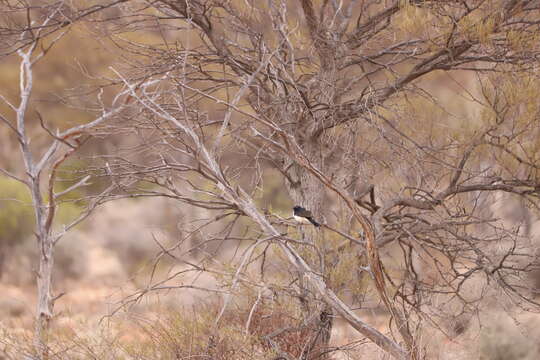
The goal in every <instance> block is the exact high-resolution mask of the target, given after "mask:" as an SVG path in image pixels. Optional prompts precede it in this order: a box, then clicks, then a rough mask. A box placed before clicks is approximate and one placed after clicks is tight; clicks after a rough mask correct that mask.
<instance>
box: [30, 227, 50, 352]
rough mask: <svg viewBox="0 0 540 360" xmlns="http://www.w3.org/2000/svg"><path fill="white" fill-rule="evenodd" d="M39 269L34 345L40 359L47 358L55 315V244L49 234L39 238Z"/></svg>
mask: <svg viewBox="0 0 540 360" xmlns="http://www.w3.org/2000/svg"><path fill="white" fill-rule="evenodd" d="M38 241H39V248H40V252H39V270H38V275H37V288H38V302H37V308H36V327H35V332H34V346H35V349H36V352H37V355H38V358H39V359H40V360H47V359H48V358H49V356H48V353H49V351H48V336H49V328H50V322H51V319H52V315H53V306H54V299H53V297H52V271H53V265H54V258H53V244H52V239H51V237H49V236H45V237H40V238H39V240H38Z"/></svg>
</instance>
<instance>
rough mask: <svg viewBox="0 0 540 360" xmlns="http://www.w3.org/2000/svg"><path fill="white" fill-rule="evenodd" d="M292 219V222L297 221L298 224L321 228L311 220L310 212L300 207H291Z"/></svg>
mask: <svg viewBox="0 0 540 360" xmlns="http://www.w3.org/2000/svg"><path fill="white" fill-rule="evenodd" d="M293 218H294V220H296V221H298V222H299V223H304V224H309V223H311V224H313V225H315V226H316V227H319V226H321V224H319V223H318V222H316V221H315V219H313V215H311V211H309V210H306V209H304V208H303V207H301V206H298V205H297V206H295V207H293Z"/></svg>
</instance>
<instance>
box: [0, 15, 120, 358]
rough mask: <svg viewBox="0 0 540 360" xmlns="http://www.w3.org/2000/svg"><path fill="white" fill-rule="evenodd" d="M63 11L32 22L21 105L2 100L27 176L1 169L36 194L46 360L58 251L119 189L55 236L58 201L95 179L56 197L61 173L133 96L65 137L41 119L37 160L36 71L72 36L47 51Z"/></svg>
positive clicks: (40, 328)
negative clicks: (33, 121) (31, 122)
mask: <svg viewBox="0 0 540 360" xmlns="http://www.w3.org/2000/svg"><path fill="white" fill-rule="evenodd" d="M60 9H61V8H60V7H55V8H54V10H53V11H52V12H51V13H50V14H49V15H48V17H47V18H46V19H45V20H44V21H43V22H41V23H40V24H35V23H34V22H33V21H31V19H30V16H29V21H31V22H30V23H29V24H28V29H30V28H32V26H35V27H36V29H37V30H35V32H34V33H33V35H34V36H33V39H34V40H33V42H32V43H30V44H29V45H28V46H26V47H23V48H21V49H20V50H18V51H17V54H18V55H19V57H20V58H21V63H20V79H19V88H20V95H19V103H18V105H15V104H12V103H11V102H9V101H8V100H7V99H6V98H5V97H3V96H0V99H1V100H2V101H3V102H5V103H6V104H7V106H8V107H9V108H10V109H11V110H12V111H13V113H14V115H15V117H16V124H13V123H12V122H11V121H9V117H8V116H4V115H3V114H0V120H1V121H2V123H3V124H5V125H6V126H7V127H8V128H9V131H11V134H13V135H14V136H15V137H16V138H17V141H18V142H19V148H20V154H21V156H22V158H23V163H24V170H25V176H23V177H19V176H17V175H16V174H13V173H11V172H9V171H7V170H5V169H3V168H0V173H1V174H3V175H6V176H8V177H10V178H12V179H14V180H17V181H19V182H20V183H22V184H24V185H25V186H27V188H28V189H29V191H30V195H31V198H32V207H33V209H34V216H35V227H34V233H35V235H36V239H37V248H38V257H39V266H38V267H37V269H36V270H37V276H36V277H37V279H36V283H37V305H36V314H35V329H34V341H33V343H34V350H35V353H36V354H37V358H38V359H40V360H44V359H48V358H49V349H48V337H49V331H50V327H51V320H52V318H53V308H54V302H55V300H56V299H58V297H59V296H58V295H56V296H55V295H54V293H53V277H52V276H53V266H54V245H55V244H56V242H57V241H58V240H59V239H60V238H61V237H62V236H63V235H64V234H65V233H66V232H67V231H68V230H69V229H71V228H73V227H74V226H76V225H77V224H79V223H80V222H82V221H83V220H84V219H86V218H87V217H88V216H89V215H90V213H91V212H92V211H93V210H94V209H95V208H96V207H97V206H98V205H99V204H100V203H101V202H102V201H104V199H105V197H106V196H108V195H109V194H110V193H111V192H112V191H113V190H114V189H115V188H116V185H115V184H113V185H111V186H109V187H108V188H107V189H105V190H104V191H103V192H102V193H100V194H99V195H97V196H95V197H93V198H92V200H91V201H90V202H89V203H88V205H87V207H86V208H85V209H84V210H83V211H82V212H81V214H80V215H79V216H78V217H76V218H75V219H74V220H73V221H72V222H70V223H68V224H64V227H63V230H62V231H60V232H58V233H53V232H52V226H53V222H54V218H55V215H56V210H57V207H58V199H59V198H60V197H61V196H63V195H65V194H67V193H70V192H72V191H74V190H76V189H79V188H81V187H83V186H86V185H89V183H88V182H87V180H88V179H89V178H90V176H86V177H84V178H83V179H81V180H79V181H78V182H77V183H76V184H74V185H72V186H70V187H69V188H67V189H65V190H64V191H62V192H60V193H55V192H54V185H55V181H56V173H57V170H58V168H59V166H60V165H61V164H62V163H63V162H64V161H65V160H66V159H68V158H69V157H70V156H71V155H73V154H74V153H75V152H76V151H77V150H78V149H79V148H80V146H81V145H82V144H83V143H84V141H85V140H84V139H88V138H89V137H90V134H88V131H89V130H90V129H92V128H94V127H96V126H98V125H100V124H101V123H103V122H104V121H106V120H107V119H110V118H111V117H112V116H114V115H116V114H117V113H119V112H120V111H122V110H123V109H124V108H126V107H127V106H128V104H127V100H126V98H125V97H124V95H125V93H126V92H127V90H124V91H120V92H118V93H117V95H116V96H115V97H114V98H113V99H112V102H111V105H110V109H106V107H105V105H104V104H103V103H101V105H102V113H101V114H100V115H99V116H98V117H96V118H95V119H94V120H93V121H91V122H88V123H85V124H82V125H78V126H75V127H72V128H69V129H67V130H65V131H60V130H58V129H57V130H55V131H51V130H49V129H47V128H46V126H45V124H44V121H43V119H42V118H41V115H39V113H38V116H39V119H40V121H41V125H42V127H43V129H44V130H46V132H47V134H48V135H49V136H50V138H51V141H50V143H49V145H48V146H47V147H46V148H45V149H44V150H43V151H42V152H40V153H39V154H35V155H34V154H33V150H34V151H35V152H36V153H37V150H36V149H32V148H31V146H30V142H31V139H30V136H29V134H28V133H27V121H28V118H27V113H28V111H29V104H30V98H31V94H32V91H33V81H34V78H33V67H34V66H35V65H36V63H37V62H38V61H39V60H40V59H42V58H43V57H44V56H45V55H46V53H47V52H48V51H49V50H50V49H51V48H52V47H53V46H54V44H56V42H58V41H59V40H60V39H61V38H62V37H63V36H64V35H65V34H66V32H67V30H66V31H63V32H62V31H60V32H59V34H57V35H56V37H54V38H52V39H49V42H48V43H47V46H46V47H44V46H43V44H41V43H40V41H41V40H40V39H41V34H42V31H43V29H46V28H47V24H48V23H49V22H50V21H51V19H53V18H54V16H56V15H57V14H58V13H59V11H60ZM27 31H30V30H25V31H24V32H23V33H22V35H21V39H23V38H24V36H23V35H25V33H26V32H27ZM38 45H41V48H39V47H38ZM38 49H39V50H38ZM100 100H101V99H100ZM53 133H55V134H53ZM44 174H47V175H48V176H46V177H45V175H44ZM44 177H45V179H44ZM45 193H46V194H47V195H46V196H45V195H44V194H45Z"/></svg>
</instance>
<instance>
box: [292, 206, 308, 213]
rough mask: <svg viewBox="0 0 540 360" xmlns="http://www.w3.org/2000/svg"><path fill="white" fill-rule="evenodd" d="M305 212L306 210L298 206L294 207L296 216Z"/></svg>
mask: <svg viewBox="0 0 540 360" xmlns="http://www.w3.org/2000/svg"><path fill="white" fill-rule="evenodd" d="M305 210H306V209H304V208H303V207H301V206H298V205H296V206H295V207H293V211H294V214H295V215H298V214H299V213H300V212H302V211H305Z"/></svg>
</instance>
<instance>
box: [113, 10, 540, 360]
mask: <svg viewBox="0 0 540 360" xmlns="http://www.w3.org/2000/svg"><path fill="white" fill-rule="evenodd" d="M152 6H153V7H154V9H155V10H156V11H157V12H158V15H156V16H155V18H154V19H155V22H156V23H159V28H158V29H157V30H159V32H158V31H156V33H159V34H160V36H161V40H162V41H161V45H162V46H157V47H152V46H150V45H148V44H138V43H136V42H134V41H131V40H126V41H119V43H121V44H122V45H123V49H124V50H125V51H126V54H129V53H131V54H133V55H136V57H137V62H135V61H134V64H133V65H134V67H133V69H131V70H130V71H117V75H118V78H119V79H120V81H122V83H123V84H124V85H125V86H126V87H127V88H128V89H129V90H130V96H131V98H132V99H133V101H134V103H137V104H138V106H139V107H140V114H139V115H140V116H138V117H136V118H133V120H134V122H133V123H131V125H130V127H131V128H137V129H138V131H139V134H140V135H142V136H141V139H143V140H144V141H143V142H142V143H141V146H144V147H146V149H151V152H147V154H148V155H147V157H145V158H144V160H141V159H137V160H135V159H129V158H118V159H117V161H116V162H115V163H114V164H111V166H112V173H114V174H115V175H117V176H125V177H128V178H132V179H133V180H137V181H143V182H146V183H150V184H152V185H153V186H154V188H151V189H148V188H146V189H145V188H143V187H141V188H138V189H131V190H130V191H131V194H132V196H167V197H171V198H176V199H178V200H180V201H183V202H185V203H188V204H190V205H193V206H198V207H202V208H206V209H210V210H213V211H218V212H219V213H220V216H218V217H217V218H220V219H221V218H226V217H229V216H240V217H248V218H249V219H250V220H251V221H252V222H254V223H255V224H256V226H257V227H258V236H255V237H251V238H250V240H251V241H252V243H251V244H250V245H249V246H248V250H246V252H245V253H244V255H243V256H242V257H241V259H240V260H239V262H238V263H237V264H236V270H235V271H234V274H233V276H232V280H231V283H230V289H231V294H232V293H234V292H235V290H236V288H237V286H238V284H240V283H242V282H243V281H247V280H245V279H244V277H243V276H244V274H245V272H246V267H247V266H248V264H251V263H252V261H254V259H255V258H256V257H257V256H259V255H260V254H259V253H258V252H257V251H259V248H261V247H263V245H264V246H266V245H268V244H271V245H272V246H271V248H272V249H274V251H281V252H282V253H283V254H285V256H286V258H287V259H288V261H289V264H290V265H292V266H293V267H294V269H295V271H296V279H294V281H293V282H296V283H297V284H296V285H295V286H296V288H295V290H296V292H295V296H296V298H297V299H298V301H299V302H300V303H301V306H304V308H305V310H306V311H305V318H304V319H303V320H304V324H306V323H308V327H309V328H310V329H311V333H312V334H317V336H315V338H316V340H315V341H313V342H310V343H309V345H306V351H305V352H303V353H302V356H304V358H312V357H314V356H316V354H318V352H319V351H321V349H324V348H325V347H327V345H328V340H329V336H328V334H329V333H330V330H331V322H330V321H328V320H327V319H328V318H329V317H330V318H331V316H332V314H335V315H339V316H341V317H343V318H344V319H346V320H347V322H348V323H349V324H350V325H351V326H352V327H354V328H355V329H356V330H358V331H359V332H360V333H361V334H362V335H364V336H366V337H367V338H369V339H370V340H371V341H373V342H375V343H376V344H377V345H379V346H380V347H381V348H382V349H383V350H385V351H386V352H388V353H390V354H392V355H393V356H394V357H395V358H399V359H405V358H411V359H417V358H420V357H421V354H422V349H421V346H422V345H421V344H419V343H418V334H419V333H420V332H421V327H422V325H423V324H424V323H425V319H426V318H427V319H431V321H433V322H434V323H437V321H438V319H437V313H438V310H440V309H434V308H430V304H431V302H430V300H431V299H433V298H434V297H436V296H443V295H448V296H450V297H453V298H454V299H456V300H457V301H461V304H462V306H463V309H465V310H464V311H469V312H470V311H472V307H474V306H475V305H476V304H478V303H479V299H467V298H466V296H464V294H463V288H464V285H465V284H468V283H469V282H470V281H472V280H473V279H475V281H476V280H478V281H480V282H481V284H482V286H481V287H482V288H483V289H488V288H489V289H491V288H495V287H496V288H498V289H499V290H501V291H502V292H503V293H505V294H506V295H507V296H508V297H509V298H511V299H513V300H515V301H516V302H517V303H519V304H520V305H526V306H532V307H536V306H537V305H538V304H536V303H535V302H534V299H533V297H532V296H531V292H530V289H529V288H527V287H523V286H521V285H519V284H520V281H521V280H522V279H523V277H524V276H525V275H526V274H527V272H529V271H531V270H532V269H533V268H534V267H535V266H537V259H535V258H534V256H531V255H527V251H528V247H527V246H529V245H528V243H527V241H525V240H524V239H523V237H522V236H521V235H520V234H519V233H518V232H516V231H515V229H514V228H513V227H515V226H514V225H508V224H503V223H501V222H499V221H497V219H495V218H494V217H493V216H492V215H493V213H492V212H489V211H487V209H486V206H479V205H480V204H482V202H483V201H484V202H485V201H487V202H488V203H489V204H490V201H492V198H491V197H490V196H491V195H490V194H493V193H499V192H505V193H508V194H512V195H513V196H515V197H519V198H520V199H523V200H524V201H527V202H529V203H530V204H531V206H532V207H535V208H538V197H539V195H540V193H539V190H538V189H539V188H540V186H539V178H538V174H537V170H538V166H539V164H538V159H537V158H535V157H534V156H533V154H534V151H535V147H536V145H535V144H536V142H535V140H534V136H533V135H532V134H533V133H535V132H537V131H538V130H537V129H538V122H539V117H538V113H539V112H538V105H537V104H536V105H535V101H533V100H532V97H531V96H530V93H535V94H538V93H537V92H536V91H537V90H538V89H537V87H538V75H537V67H538V55H539V54H540V53H539V50H540V49H539V48H538V45H537V44H536V43H535V42H534V36H533V35H532V34H535V33H537V31H538V30H539V29H538V26H539V24H538V22H537V21H536V20H535V19H536V18H537V17H538V14H539V13H538V12H539V9H538V7H537V5H536V4H535V2H533V1H526V0H504V1H461V2H452V1H442V2H441V1H387V2H383V3H381V2H379V1H362V2H358V1H352V0H351V1H342V2H338V1H332V0H330V1H323V2H321V3H320V4H318V5H316V4H315V3H314V2H312V1H310V0H301V1H298V2H288V1H269V2H264V3H262V2H260V1H244V2H239V3H235V2H228V1H197V0H195V1H184V0H178V1H173V0H163V1H155V2H152ZM138 25H140V24H138ZM126 26H127V28H129V24H126ZM134 26H135V25H134ZM146 28H148V27H145V29H146ZM133 29H134V30H136V29H137V28H135V27H134V28H133ZM524 44H527V45H526V46H525V45H524ZM145 57H146V59H147V61H142V60H141V59H144V58H145ZM141 63H142V65H141ZM463 74H467V75H464V76H466V79H465V78H463V77H462V78H458V77H459V76H462V75H463ZM438 76H440V77H441V78H437V77H438ZM437 79H438V80H439V81H441V82H442V81H444V82H453V83H455V84H456V86H457V87H459V88H460V89H461V93H462V94H461V95H463V94H466V98H467V99H466V100H464V102H466V103H467V104H470V106H474V108H475V109H476V110H478V111H479V112H481V114H482V116H481V117H480V118H474V119H471V118H469V117H467V116H466V115H463V114H462V115H455V114H452V111H454V110H456V111H457V109H456V108H452V104H450V102H449V101H447V99H438V98H437V97H436V96H435V90H434V89H433V82H434V81H436V80H437ZM441 79H442V80H441ZM470 79H472V80H470ZM468 81H472V82H474V83H475V84H476V85H477V87H476V88H474V89H473V88H472V87H471V86H469V85H468ZM522 82H526V83H527V84H528V87H527V88H526V89H523V88H521V89H518V87H517V84H519V83H522ZM525 90H526V91H525ZM527 94H529V95H527ZM123 125H125V124H123ZM118 126H120V125H118ZM230 154H234V155H235V156H237V161H235V159H234V158H231V156H228V155H230ZM486 154H490V155H489V156H488V155H486ZM238 159H240V160H238ZM138 160H140V161H138ZM267 167H271V168H273V169H275V170H276V171H277V173H278V174H279V175H280V176H281V178H282V179H283V181H284V183H285V186H286V188H287V192H288V195H289V197H290V199H291V203H292V204H296V205H302V206H304V207H306V208H308V209H310V210H311V211H312V212H313V214H314V216H315V218H317V219H320V220H319V221H322V222H323V223H326V225H325V226H323V228H324V229H326V230H325V231H324V232H321V233H313V232H311V231H305V233H304V234H303V235H300V236H299V237H300V239H301V241H300V240H298V239H296V238H293V237H292V236H289V235H288V233H287V231H286V230H283V226H285V225H287V224H288V223H287V220H286V219H284V218H283V216H276V214H272V212H271V211H267V212H266V213H265V212H263V211H261V210H260V209H259V208H258V207H257V206H255V201H254V200H253V199H254V197H255V195H256V193H257V191H258V190H259V189H260V188H261V187H262V184H263V182H264V179H263V176H262V173H263V171H264V169H266V168H267ZM246 174H247V175H246ZM368 195H369V198H368ZM329 199H332V200H329ZM328 203H331V205H327V204H328ZM484 204H485V203H484ZM488 206H489V205H488ZM332 210H333V211H332ZM335 214H337V215H335ZM325 219H327V220H325ZM334 224H338V225H340V226H336V225H334ZM342 224H349V225H350V226H349V227H348V229H340V227H341V226H342ZM354 224H356V227H355V225H354ZM359 228H361V229H362V231H361V233H362V236H360V235H359V230H358V229H359ZM280 229H281V230H280ZM480 229H481V230H480ZM486 229H488V231H486ZM328 230H329V231H330V232H332V231H335V232H337V233H338V234H340V236H342V237H343V239H346V240H348V241H351V242H352V243H354V244H355V245H354V250H350V248H347V249H348V251H355V253H356V254H357V256H356V258H357V259H361V258H363V259H364V260H362V261H365V263H364V264H363V265H368V266H367V267H361V265H362V264H361V261H360V260H358V261H357V262H354V263H353V265H354V269H351V270H354V271H351V274H358V275H357V277H363V276H364V275H365V273H366V271H360V270H361V269H363V270H367V272H369V273H370V275H369V276H370V277H371V276H372V278H373V280H374V281H373V288H374V290H375V291H376V293H377V295H378V298H379V299H380V300H381V301H382V303H383V305H384V307H385V308H386V309H387V310H388V313H389V314H390V315H391V317H392V320H393V324H394V326H395V327H396V329H397V331H398V333H399V334H400V338H401V340H402V344H403V345H399V344H398V342H397V341H396V340H394V339H392V338H391V337H390V336H387V335H385V334H382V333H380V332H378V331H375V330H374V329H373V328H372V327H370V326H369V325H368V324H366V323H365V322H364V321H362V319H361V318H359V317H358V316H357V315H356V314H355V313H354V312H353V311H352V310H351V308H350V307H349V306H348V305H347V304H345V303H344V302H343V301H342V300H340V298H339V297H338V296H337V295H336V291H337V287H336V288H334V289H332V286H333V285H331V284H330V283H329V282H328V275H329V274H330V272H331V269H332V268H333V267H337V266H338V265H339V264H340V263H342V261H343V259H344V255H345V254H344V252H343V247H338V248H337V249H334V251H333V253H332V251H328V250H329V249H325V246H324V240H325V239H328V238H329V235H328V232H327V231H328ZM349 230H350V231H349ZM321 239H322V240H323V241H322V244H321V241H320V240H321ZM494 243H497V244H499V245H500V246H499V248H498V249H494V246H493V244H494ZM392 246H393V247H396V248H398V249H399V250H400V251H401V254H402V256H401V257H400V258H398V259H394V258H392V257H390V256H383V255H382V254H381V252H380V249H382V248H385V247H388V248H389V247H392ZM305 247H309V248H310V249H311V250H305ZM277 249H279V250H277ZM255 254H257V256H256V255H255ZM265 254H266V252H265ZM328 254H334V257H333V258H332V257H331V256H330V257H327V256H328ZM260 256H262V255H260ZM268 256H270V255H268ZM321 258H322V259H323V260H321ZM355 261H356V260H355ZM384 264H387V265H388V267H394V268H397V269H399V271H397V270H395V269H393V271H389V270H388V269H387V266H384ZM420 267H422V268H424V269H426V268H429V271H426V270H424V271H422V272H421V271H420ZM201 269H206V267H202V266H201V267H200V268H199V269H198V270H201ZM356 270H358V271H359V272H358V273H357V272H356ZM385 272H386V273H385ZM429 272H432V273H434V274H432V275H433V276H435V277H436V279H433V278H429V276H427V275H426V274H428V273H429ZM398 273H399V274H401V275H399V276H398V275H397V274H398ZM430 276H431V275H430ZM261 278H264V276H263V275H261ZM261 286H262V285H261ZM334 290H336V291H334ZM355 295H357V296H360V295H361V294H355ZM227 304H228V301H227V300H226V301H225V305H224V307H223V309H225V308H226V306H227ZM314 314H318V315H320V316H314ZM323 315H324V316H323ZM328 315H329V316H328ZM218 319H219V317H218ZM218 322H219V321H218ZM322 328H324V329H322ZM321 333H323V335H321V336H319V334H321ZM323 352H324V350H323Z"/></svg>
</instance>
